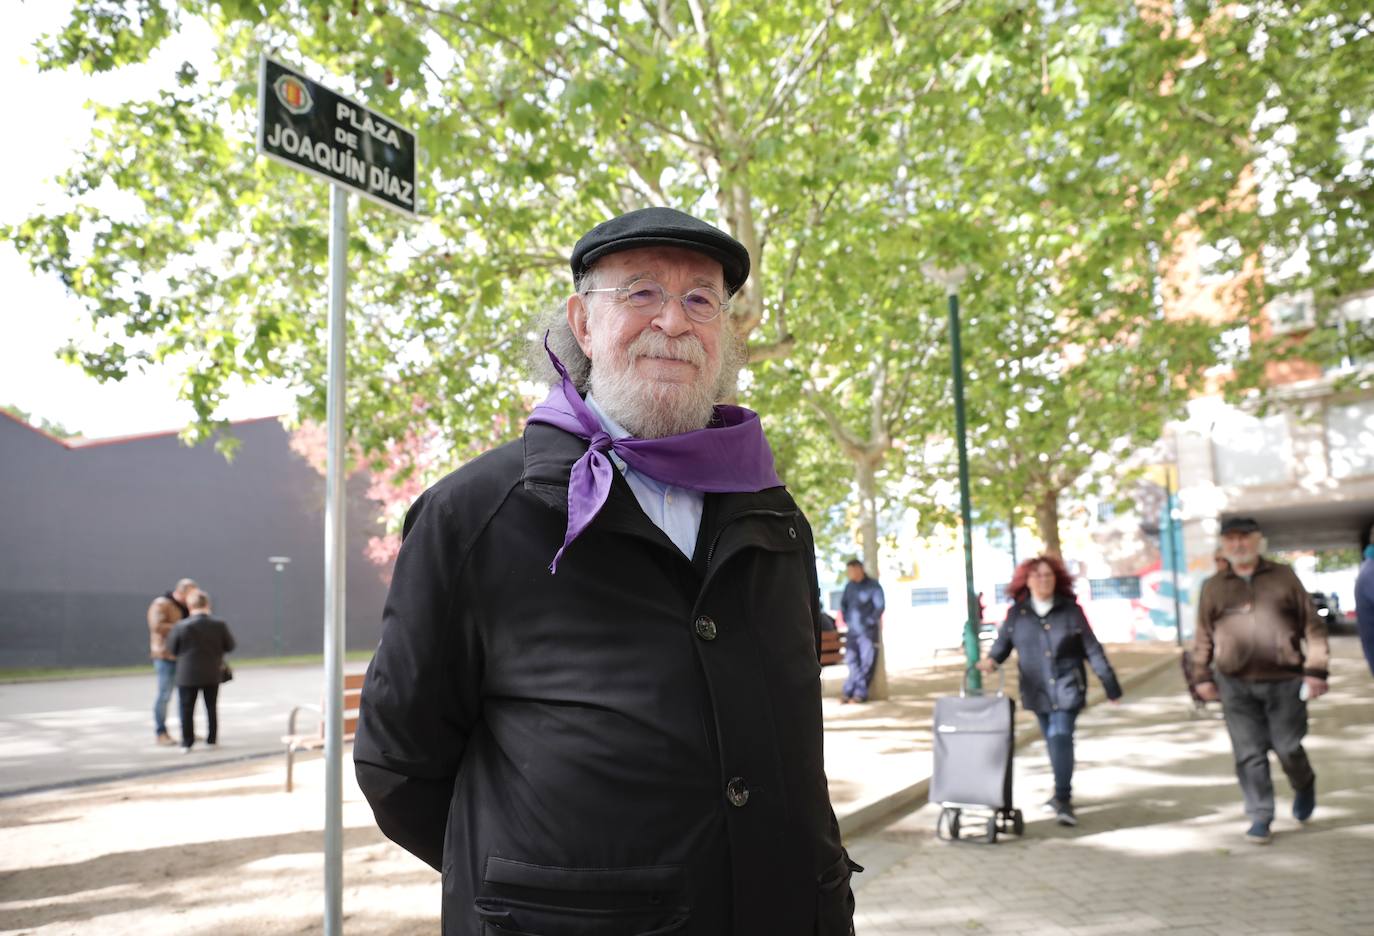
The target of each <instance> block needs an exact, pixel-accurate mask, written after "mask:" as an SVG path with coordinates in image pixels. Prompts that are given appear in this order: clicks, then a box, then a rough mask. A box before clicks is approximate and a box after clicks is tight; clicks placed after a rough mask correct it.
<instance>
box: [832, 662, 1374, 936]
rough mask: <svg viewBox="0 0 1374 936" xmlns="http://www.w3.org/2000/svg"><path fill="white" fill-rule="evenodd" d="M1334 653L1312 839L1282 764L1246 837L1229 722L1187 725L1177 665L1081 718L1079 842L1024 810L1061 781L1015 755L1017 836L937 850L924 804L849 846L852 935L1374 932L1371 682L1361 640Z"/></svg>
mask: <svg viewBox="0 0 1374 936" xmlns="http://www.w3.org/2000/svg"><path fill="white" fill-rule="evenodd" d="M1332 649H1333V655H1334V656H1335V660H1334V661H1333V686H1334V689H1333V691H1332V692H1331V693H1330V694H1329V695H1327V696H1326V697H1324V698H1322V699H1320V700H1318V701H1316V702H1313V703H1312V705H1311V708H1310V719H1311V727H1310V732H1309V735H1308V740H1307V743H1306V746H1307V750H1308V753H1309V754H1310V755H1311V757H1312V760H1313V763H1314V766H1315V767H1316V771H1317V776H1318V807H1317V812H1316V814H1315V815H1314V817H1313V819H1312V820H1311V821H1310V822H1309V823H1307V825H1306V826H1305V827H1303V826H1300V825H1299V824H1298V823H1297V822H1295V821H1294V820H1293V819H1292V818H1291V815H1290V813H1289V810H1290V808H1291V792H1290V790H1289V787H1288V784H1287V780H1286V779H1285V778H1283V775H1282V771H1281V770H1280V769H1279V768H1278V766H1277V764H1275V765H1274V773H1275V789H1276V796H1277V800H1278V819H1277V821H1276V822H1275V825H1274V831H1275V837H1274V841H1273V843H1272V844H1271V845H1269V846H1266V847H1257V846H1253V845H1249V844H1248V843H1245V842H1244V841H1242V833H1243V832H1244V829H1245V827H1246V824H1247V823H1246V820H1245V818H1244V815H1243V814H1242V811H1241V802H1240V791H1239V788H1238V787H1237V785H1236V782H1235V777H1234V773H1233V770H1232V761H1231V754H1230V745H1229V742H1228V740H1227V737H1226V731H1225V726H1224V724H1223V723H1222V722H1221V721H1220V720H1219V719H1216V718H1210V717H1204V718H1193V717H1191V712H1190V708H1191V706H1190V705H1189V704H1188V703H1187V700H1186V695H1184V694H1183V687H1182V681H1181V678H1180V677H1179V676H1178V675H1176V671H1175V670H1172V669H1171V670H1169V671H1168V672H1162V673H1160V674H1159V675H1158V676H1157V677H1156V678H1155V679H1154V680H1152V681H1151V682H1150V683H1149V684H1148V685H1146V686H1144V687H1140V688H1139V690H1138V691H1137V692H1135V693H1133V694H1131V695H1130V698H1129V701H1128V702H1127V703H1126V704H1124V705H1122V706H1121V707H1119V708H1111V707H1107V706H1099V707H1095V708H1092V709H1089V710H1088V711H1087V712H1085V713H1084V714H1083V716H1082V718H1081V719H1080V721H1079V726H1080V727H1079V735H1078V745H1077V754H1078V770H1077V772H1076V774H1075V778H1074V788H1075V796H1074V799H1075V801H1076V803H1077V805H1078V811H1079V818H1080V825H1079V827H1078V828H1077V829H1076V830H1071V829H1065V828H1063V827H1060V826H1058V825H1056V824H1054V822H1053V821H1052V820H1051V819H1050V818H1048V817H1043V816H1041V815H1040V814H1039V813H1038V812H1037V811H1036V810H1035V808H1034V807H1035V805H1036V804H1038V803H1040V802H1043V801H1044V800H1045V799H1047V798H1048V796H1049V794H1050V792H1051V788H1052V786H1053V784H1052V778H1051V776H1050V771H1049V764H1048V759H1047V756H1046V753H1045V747H1044V744H1043V742H1039V741H1036V742H1034V743H1032V744H1029V745H1026V746H1025V747H1023V748H1021V749H1020V750H1019V751H1018V752H1017V759H1016V775H1015V799H1016V802H1017V805H1018V806H1021V807H1022V808H1023V809H1025V810H1026V818H1027V820H1028V827H1027V830H1026V835H1025V837H1024V838H1023V839H1020V840H1017V839H1015V838H1011V837H1008V838H1005V839H1003V840H1001V841H999V843H998V844H996V845H976V844H970V843H962V842H961V843H945V842H941V841H939V840H937V839H936V838H935V835H934V829H935V821H936V816H937V815H938V812H939V810H938V807H934V806H930V805H926V806H923V807H922V808H920V809H917V810H916V811H914V812H911V813H909V814H907V815H905V816H903V817H901V818H900V819H898V820H896V821H894V822H892V823H891V824H890V825H888V826H886V827H884V828H882V829H880V830H878V831H875V832H873V833H872V834H869V835H866V836H863V837H859V838H857V839H854V840H852V841H851V843H850V851H851V853H852V854H853V856H854V858H855V860H856V861H858V862H859V863H861V864H864V865H865V866H866V867H867V869H868V870H867V872H866V873H864V874H861V875H858V876H857V878H856V884H855V886H856V896H857V900H858V907H859V912H858V916H857V918H856V930H857V933H858V936H883V934H915V933H923V934H924V933H929V934H954V933H958V934H962V936H967V934H970V933H986V934H1002V933H1006V934H1027V936H1029V934H1035V936H1051V934H1055V936H1062V934H1115V933H1150V932H1168V933H1172V934H1175V936H1191V934H1198V936H1201V934H1228V936H1229V934H1250V933H1285V934H1304V936H1307V934H1329V936H1338V934H1339V936H1354V934H1374V681H1372V680H1371V679H1370V677H1369V673H1368V670H1367V669H1365V667H1364V665H1363V661H1362V659H1361V658H1360V656H1359V652H1358V647H1357V646H1356V643H1355V641H1353V640H1352V639H1351V638H1348V637H1337V638H1333V640H1332ZM1213 708H1215V706H1213Z"/></svg>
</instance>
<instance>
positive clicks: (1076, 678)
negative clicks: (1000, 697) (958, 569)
mask: <svg viewBox="0 0 1374 936" xmlns="http://www.w3.org/2000/svg"><path fill="white" fill-rule="evenodd" d="M1013 647H1015V648H1016V666H1017V671H1018V672H1019V674H1020V683H1021V705H1022V707H1023V708H1026V709H1029V710H1030V711H1032V712H1037V713H1039V714H1042V715H1043V714H1048V713H1049V712H1056V711H1058V712H1076V711H1078V710H1079V709H1081V708H1082V707H1083V704H1084V702H1085V701H1086V699H1087V694H1088V676H1087V673H1086V672H1085V671H1084V668H1083V661H1084V660H1085V659H1086V660H1087V661H1088V662H1089V663H1091V664H1092V668H1093V672H1094V673H1096V674H1097V678H1098V679H1100V680H1101V681H1102V688H1103V689H1105V690H1106V691H1107V698H1109V699H1119V698H1121V684H1120V683H1118V682H1117V681H1116V673H1115V672H1114V671H1113V670H1112V665H1111V663H1109V662H1107V654H1106V653H1105V652H1104V651H1103V649H1102V644H1100V643H1098V640H1097V637H1096V636H1095V635H1094V634H1093V630H1092V628H1091V627H1089V626H1088V619H1087V617H1086V616H1085V615H1084V614H1083V608H1082V607H1081V606H1080V605H1079V604H1078V602H1077V601H1074V600H1073V599H1072V598H1065V597H1064V596H1063V595H1055V596H1054V605H1053V606H1052V607H1051V608H1050V611H1049V614H1047V615H1045V616H1044V617H1040V616H1039V615H1038V614H1036V613H1035V608H1034V606H1033V605H1032V604H1031V601H1030V599H1029V598H1026V599H1025V600H1024V601H1018V602H1016V603H1015V604H1013V605H1012V606H1011V610H1010V611H1008V612H1007V619H1006V621H1005V622H1003V624H1002V627H1001V629H999V630H998V632H997V639H996V640H995V641H994V642H993V644H992V646H991V647H990V648H989V649H988V656H989V657H990V658H991V659H993V660H995V661H996V662H998V663H1001V662H1003V661H1005V660H1006V658H1007V657H1008V656H1010V655H1011V651H1012V648H1013Z"/></svg>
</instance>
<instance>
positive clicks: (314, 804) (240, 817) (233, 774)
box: [0, 754, 439, 936]
mask: <svg viewBox="0 0 1374 936" xmlns="http://www.w3.org/2000/svg"><path fill="white" fill-rule="evenodd" d="M187 756H188V757H194V756H195V755H194V754H191V755H187ZM283 778H284V766H283V763H282V758H279V757H274V758H267V759H262V760H255V761H250V762H246V763H240V764H237V765H232V766H228V767H211V768H206V769H205V770H192V771H187V772H185V773H179V774H172V775H163V776H158V777H150V778H146V779H143V780H138V781H124V782H121V783H114V784H103V785H99V786H88V787H78V788H76V789H69V790H59V791H53V792H49V793H41V794H35V795H30V796H18V797H12V798H7V799H0V933H7V934H21V933H22V934H35V936H38V934H42V936H49V934H51V936H57V934H69V933H70V934H95V933H100V934H109V936H117V934H126V933H127V934H139V936H161V934H181V936H194V934H211V933H214V934H221V936H222V934H240V933H242V934H254V936H276V934H287V933H312V932H315V933H317V932H319V931H320V928H321V926H322V924H323V916H324V907H323V887H324V885H323V873H324V872H323V858H322V855H323V850H324V833H323V832H322V831H321V830H322V829H323V827H324V762H323V760H322V759H321V758H320V757H319V756H318V755H316V756H314V757H312V758H308V759H306V760H305V761H304V762H301V763H298V765H297V768H296V789H295V790H294V791H293V792H291V793H286V792H283V789H282V785H283ZM343 824H344V859H343V863H344V895H343V905H344V923H345V927H346V928H347V930H348V931H349V932H351V933H360V934H361V933H366V934H379V936H399V934H403V933H404V934H410V933H434V932H437V930H438V925H439V875H438V873H437V872H435V871H433V870H431V869H430V868H429V866H427V865H425V864H424V863H423V862H421V861H419V860H418V859H416V858H413V857H412V856H411V855H409V854H407V853H406V852H404V851H402V850H401V849H400V848H397V847H396V846H395V845H392V844H391V843H390V842H388V841H387V840H386V839H385V838H383V836H382V834H381V832H379V831H378V830H377V827H376V825H375V823H374V822H373V820H372V812H371V810H370V809H369V808H368V806H367V803H366V802H365V801H364V800H363V798H362V794H361V793H359V791H358V788H357V785H356V784H355V783H354V782H353V778H352V769H351V765H349V764H345V770H344V807H343Z"/></svg>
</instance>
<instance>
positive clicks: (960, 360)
mask: <svg viewBox="0 0 1374 936" xmlns="http://www.w3.org/2000/svg"><path fill="white" fill-rule="evenodd" d="M921 272H922V273H924V274H925V275H926V276H927V277H929V278H930V279H932V280H934V281H935V282H936V283H938V284H939V285H940V286H942V287H944V290H945V295H946V296H948V297H949V346H950V365H951V368H952V370H953V372H954V431H955V436H956V438H957V440H958V443H959V517H960V520H961V521H962V522H963V527H964V600H965V602H966V605H967V610H968V618H967V620H966V621H965V622H964V659H965V660H966V661H967V664H968V666H969V667H970V670H969V672H968V685H969V687H970V688H972V689H981V688H983V681H982V678H981V676H980V675H979V672H978V670H977V669H973V668H972V667H973V665H974V664H975V663H977V662H978V657H979V650H978V625H979V624H980V623H981V621H980V620H979V614H978V595H977V593H976V592H975V591H974V590H973V520H972V512H971V510H970V507H969V484H968V443H967V440H966V435H967V431H966V427H965V420H964V352H963V347H962V345H961V344H960V342H959V287H960V285H962V284H963V282H964V279H965V277H967V275H968V271H967V270H965V269H964V267H962V266H956V267H952V268H949V269H943V268H940V267H937V266H935V265H934V264H932V263H927V264H924V265H923V266H922V267H921Z"/></svg>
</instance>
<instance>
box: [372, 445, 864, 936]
mask: <svg viewBox="0 0 1374 936" xmlns="http://www.w3.org/2000/svg"><path fill="white" fill-rule="evenodd" d="M585 451H586V443H585V442H583V441H581V440H580V439H577V438H576V437H574V436H572V435H569V434H567V433H565V432H562V431H561V430H558V429H555V428H553V427H551V426H545V425H532V426H530V427H528V428H527V429H526V430H525V435H524V439H523V440H522V441H516V442H513V443H511V444H508V445H505V446H502V447H501V448H498V449H496V450H494V451H492V452H489V453H488V454H486V455H484V456H483V457H481V458H479V459H477V460H476V461H474V462H471V463H470V464H468V465H466V466H464V467H463V468H461V469H459V470H458V471H457V472H455V473H454V474H452V475H449V476H448V477H447V478H445V479H444V480H442V481H440V482H439V483H438V484H436V485H435V486H434V487H432V488H431V489H430V490H428V491H426V492H425V493H424V494H423V495H422V496H421V497H420V499H419V500H418V501H416V503H415V504H414V505H413V506H412V508H411V509H410V512H409V513H408V514H407V516H406V522H405V531H404V540H403V543H402V546H401V551H400V555H399V556H398V558H397V561H396V569H395V573H394V577H393V580H392V585H391V590H390V593H389V595H388V597H387V602H386V610H385V622H384V628H383V634H382V640H381V643H380V644H379V646H378V648H377V654H376V656H375V657H374V659H373V661H372V664H371V666H370V667H369V668H368V674H367V681H366V684H365V686H364V689H363V701H362V710H361V718H360V722H359V727H358V733H357V740H356V742H355V745H354V761H355V765H356V770H357V776H358V782H359V785H360V786H361V788H362V790H363V792H364V794H365V795H366V796H367V799H368V801H369V802H370V803H371V804H372V808H373V812H374V814H375V816H376V818H377V822H378V824H379V825H380V826H381V828H382V831H383V832H385V833H386V834H387V836H388V837H390V838H391V839H393V840H394V841H395V842H397V843H398V844H400V845H401V846H403V847H404V848H406V849H408V850H409V851H411V852H413V853H414V854H415V855H417V856H419V857H420V858H422V859H423V860H425V861H427V862H428V863H429V864H431V865H432V866H434V867H435V868H439V869H441V870H442V872H443V927H442V929H443V933H444V934H445V936H477V934H485V936H499V934H503V933H507V932H511V933H523V934H535V933H537V934H539V936H583V934H596V936H639V934H645V936H647V934H651V933H652V934H668V933H672V934H682V936H687V934H696V936H723V934H731V933H734V934H737V936H767V934H779V936H808V934H819V936H845V934H848V933H849V932H850V929H851V919H852V916H853V897H852V895H851V891H850V887H849V878H850V874H851V869H852V867H853V866H852V865H851V864H850V863H849V861H848V857H847V855H846V854H845V852H844V849H843V848H842V847H841V845H840V836H839V829H838V824H837V823H836V821H835V815H834V812H833V811H832V809H831V806H830V800H829V793H828V789H827V784H826V778H825V772H824V766H823V751H822V731H821V705H820V680H819V673H820V667H819V664H818V662H817V659H818V652H819V641H820V637H819V613H820V609H819V606H818V604H817V602H816V594H817V583H816V581H815V578H816V576H815V561H814V552H813V547H812V541H811V531H810V528H809V527H808V525H807V523H806V520H805V518H804V517H803V516H802V514H801V512H800V511H799V510H798V508H797V505H796V503H795V502H794V501H793V500H792V498H791V496H790V495H788V493H787V492H786V491H785V490H784V489H782V488H773V489H769V490H766V491H762V492H759V493H756V494H707V495H706V497H705V507H704V513H703V516H702V523H701V532H700V536H699V538H698V541H697V547H696V555H695V558H694V559H692V560H689V559H687V558H686V557H685V556H684V555H683V554H682V552H681V551H680V550H678V549H677V548H676V547H675V546H674V545H673V544H672V542H671V541H670V540H669V539H668V538H667V536H665V535H664V534H663V533H662V531H660V530H659V529H658V528H657V527H656V526H654V525H653V523H651V522H650V521H649V519H648V518H647V517H646V516H645V515H644V513H643V511H642V510H641V509H640V508H639V505H638V503H637V502H636V500H635V497H634V494H633V493H632V492H631V490H630V488H629V485H628V484H626V482H625V480H624V478H623V477H622V476H621V475H620V473H619V472H615V476H614V484H613V487H612V490H611V494H610V497H609V499H608V500H607V502H606V505H605V507H603V508H602V511H601V513H600V514H599V515H598V516H597V518H596V520H595V521H594V522H593V523H592V524H591V526H590V527H588V529H587V530H586V531H585V532H584V533H583V534H582V535H581V536H580V537H579V538H578V539H577V541H576V542H575V543H573V545H572V546H571V547H569V549H568V551H567V552H566V553H565V554H564V555H563V558H562V559H561V560H560V561H559V565H558V573H557V575H551V574H550V573H549V570H548V565H549V561H550V560H551V559H552V558H553V555H554V553H555V552H556V551H557V549H558V547H559V544H560V543H561V542H562V538H563V531H564V526H565V524H566V522H567V484H568V474H569V469H570V467H571V464H572V462H573V461H574V460H575V459H576V458H577V457H579V456H580V455H581V454H582V453H583V452H585Z"/></svg>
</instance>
